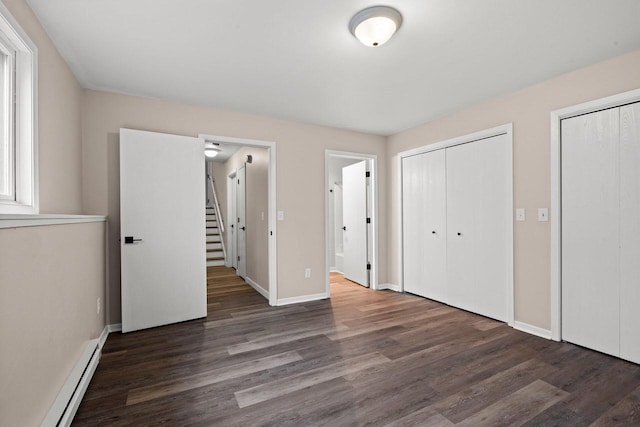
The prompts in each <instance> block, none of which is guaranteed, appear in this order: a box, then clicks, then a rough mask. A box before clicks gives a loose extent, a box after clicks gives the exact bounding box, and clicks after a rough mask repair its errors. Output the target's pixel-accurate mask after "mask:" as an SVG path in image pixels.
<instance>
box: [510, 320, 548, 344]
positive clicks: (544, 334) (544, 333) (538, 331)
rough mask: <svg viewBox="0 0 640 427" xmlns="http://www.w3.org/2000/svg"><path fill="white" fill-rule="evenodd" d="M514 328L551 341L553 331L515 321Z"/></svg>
mask: <svg viewBox="0 0 640 427" xmlns="http://www.w3.org/2000/svg"><path fill="white" fill-rule="evenodd" d="M513 328H514V329H517V330H519V331H522V332H526V333H527V334H531V335H535V336H537V337H540V338H544V339H547V340H550V339H551V331H549V330H547V329H542V328H539V327H537V326H533V325H530V324H528V323H524V322H518V321H515V322H513Z"/></svg>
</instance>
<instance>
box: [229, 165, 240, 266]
mask: <svg viewBox="0 0 640 427" xmlns="http://www.w3.org/2000/svg"><path fill="white" fill-rule="evenodd" d="M236 188H237V184H236V173H235V172H234V173H232V174H231V175H229V176H228V177H227V218H228V226H227V233H228V234H227V242H228V243H227V253H228V255H227V257H228V258H230V259H229V260H228V261H227V267H233V268H235V269H236V270H237V268H238V250H237V238H236V223H237V221H238V220H237V218H238V217H237V216H236Z"/></svg>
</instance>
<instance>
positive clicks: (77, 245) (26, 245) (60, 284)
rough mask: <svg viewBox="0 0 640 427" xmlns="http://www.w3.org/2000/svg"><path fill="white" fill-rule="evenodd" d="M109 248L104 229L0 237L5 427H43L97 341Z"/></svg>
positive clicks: (79, 227)
mask: <svg viewBox="0 0 640 427" xmlns="http://www.w3.org/2000/svg"><path fill="white" fill-rule="evenodd" d="M104 248H105V223H104V222H97V223H85V224H73V225H53V226H41V227H23V228H15V229H1V230H0V343H1V345H0V378H2V380H0V426H7V427H9V426H37V425H40V423H41V422H42V420H43V419H44V417H45V416H46V414H47V412H48V411H49V408H50V406H51V404H52V403H53V401H54V400H55V398H56V396H57V394H58V392H59V391H60V389H61V387H62V385H63V384H64V382H65V381H66V379H67V376H68V375H69V373H70V372H71V370H72V369H73V367H74V365H75V363H76V361H77V360H78V358H79V357H80V355H81V354H82V352H83V351H84V349H85V346H86V342H87V341H88V340H90V339H93V338H97V337H98V336H99V335H100V332H101V331H102V329H103V328H104V309H101V313H100V314H97V312H96V301H97V299H98V298H101V300H102V301H104V270H105V263H104V259H105V257H104ZM103 307H104V304H103Z"/></svg>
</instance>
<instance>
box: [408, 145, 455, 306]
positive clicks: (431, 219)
mask: <svg viewBox="0 0 640 427" xmlns="http://www.w3.org/2000/svg"><path fill="white" fill-rule="evenodd" d="M445 158H446V154H445V150H437V151H431V152H428V153H424V154H419V155H416V156H411V157H405V158H404V159H403V160H402V216H403V220H402V233H403V238H402V241H403V245H404V248H403V253H404V257H403V281H404V290H405V291H407V292H411V293H414V294H417V295H421V296H423V297H427V298H431V299H435V300H438V301H442V302H447V253H446V250H447V199H446V188H447V186H446V170H445Z"/></svg>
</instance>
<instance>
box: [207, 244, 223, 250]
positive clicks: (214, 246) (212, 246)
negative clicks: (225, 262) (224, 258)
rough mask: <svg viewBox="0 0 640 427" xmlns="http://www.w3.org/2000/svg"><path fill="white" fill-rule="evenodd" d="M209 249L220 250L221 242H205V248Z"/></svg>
mask: <svg viewBox="0 0 640 427" xmlns="http://www.w3.org/2000/svg"><path fill="white" fill-rule="evenodd" d="M209 249H214V250H216V249H217V250H220V251H221V250H222V243H207V250H209Z"/></svg>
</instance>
